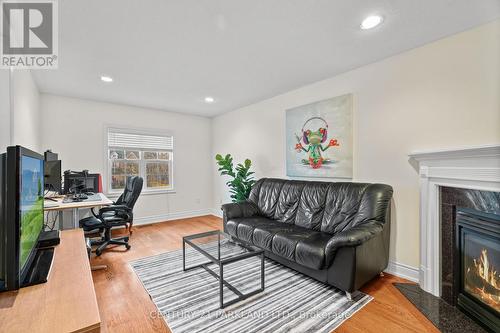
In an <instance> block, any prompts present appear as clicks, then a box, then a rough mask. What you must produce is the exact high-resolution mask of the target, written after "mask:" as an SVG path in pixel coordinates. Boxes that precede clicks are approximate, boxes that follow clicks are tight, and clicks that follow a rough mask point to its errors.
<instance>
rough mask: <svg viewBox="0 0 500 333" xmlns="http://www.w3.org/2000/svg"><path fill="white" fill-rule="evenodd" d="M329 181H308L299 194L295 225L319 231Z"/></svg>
mask: <svg viewBox="0 0 500 333" xmlns="http://www.w3.org/2000/svg"><path fill="white" fill-rule="evenodd" d="M329 186H330V183H322V182H308V183H307V184H306V185H305V186H304V189H303V190H302V194H301V196H300V203H299V207H298V210H297V214H296V217H295V225H298V226H300V227H304V228H307V229H312V230H317V231H319V230H320V228H321V221H322V219H323V210H324V207H325V201H326V193H327V190H328V187H329Z"/></svg>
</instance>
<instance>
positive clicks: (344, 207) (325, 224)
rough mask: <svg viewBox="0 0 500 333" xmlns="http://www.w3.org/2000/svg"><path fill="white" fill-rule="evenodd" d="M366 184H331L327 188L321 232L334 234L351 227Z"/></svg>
mask: <svg viewBox="0 0 500 333" xmlns="http://www.w3.org/2000/svg"><path fill="white" fill-rule="evenodd" d="M367 187H368V184H362V183H333V184H331V186H330V187H329V188H328V191H327V195H326V201H325V210H324V214H323V219H322V221H321V231H323V232H327V233H331V234H335V233H337V232H341V231H342V230H344V229H346V228H348V227H351V226H352V224H353V222H354V219H355V217H356V215H357V213H358V208H359V204H360V202H361V198H362V197H363V193H364V191H365V190H366V188H367Z"/></svg>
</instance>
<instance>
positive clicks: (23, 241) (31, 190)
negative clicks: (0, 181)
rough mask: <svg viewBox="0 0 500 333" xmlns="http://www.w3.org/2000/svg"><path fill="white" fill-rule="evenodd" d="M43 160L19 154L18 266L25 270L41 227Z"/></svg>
mask: <svg viewBox="0 0 500 333" xmlns="http://www.w3.org/2000/svg"><path fill="white" fill-rule="evenodd" d="M43 163H44V161H43V160H40V159H37V158H34V157H31V156H26V155H21V193H20V195H19V201H20V202H19V208H20V214H19V215H20V220H21V221H20V222H21V223H20V230H19V233H20V235H19V236H20V237H19V251H20V253H19V267H20V269H21V272H22V271H24V270H25V268H26V264H27V263H28V259H29V257H30V255H31V254H32V252H33V249H34V248H35V247H36V244H37V241H38V236H39V235H40V232H41V231H42V229H43V222H44V221H43V190H44V185H43V177H44V173H43Z"/></svg>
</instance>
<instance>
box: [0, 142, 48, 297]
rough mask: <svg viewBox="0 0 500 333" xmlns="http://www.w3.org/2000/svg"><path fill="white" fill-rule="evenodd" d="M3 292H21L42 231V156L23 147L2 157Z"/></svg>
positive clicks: (0, 287) (0, 285)
mask: <svg viewBox="0 0 500 333" xmlns="http://www.w3.org/2000/svg"><path fill="white" fill-rule="evenodd" d="M0 178H1V179H0V291H1V290H15V289H19V288H20V287H21V286H22V285H23V283H24V280H25V278H26V277H27V276H28V274H29V272H30V269H31V265H32V262H33V259H34V258H35V256H36V254H37V250H38V249H37V243H38V238H39V236H40V233H41V232H42V231H43V225H44V213H43V192H44V161H43V156H42V155H40V154H38V153H36V152H33V151H31V150H29V149H26V148H23V147H21V146H12V147H7V153H5V154H1V155H0Z"/></svg>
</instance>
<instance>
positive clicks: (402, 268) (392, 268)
mask: <svg viewBox="0 0 500 333" xmlns="http://www.w3.org/2000/svg"><path fill="white" fill-rule="evenodd" d="M384 272H387V273H389V274H392V275H396V276H397V277H400V278H403V279H407V280H410V281H412V282H416V283H418V281H419V280H418V278H419V269H418V268H417V267H413V266H409V265H406V264H402V263H399V262H395V261H389V265H387V268H386V269H385V270H384Z"/></svg>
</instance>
